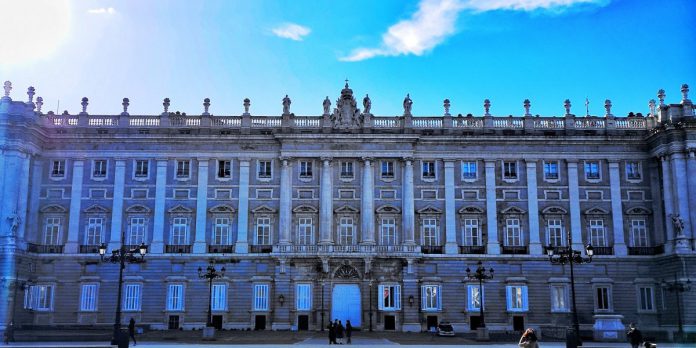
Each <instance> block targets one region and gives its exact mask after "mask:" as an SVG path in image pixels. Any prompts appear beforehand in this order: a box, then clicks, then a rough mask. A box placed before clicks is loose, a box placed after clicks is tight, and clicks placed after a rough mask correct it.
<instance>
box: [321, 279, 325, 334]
mask: <svg viewBox="0 0 696 348" xmlns="http://www.w3.org/2000/svg"><path fill="white" fill-rule="evenodd" d="M324 286H326V280H324V279H322V280H321V331H324Z"/></svg>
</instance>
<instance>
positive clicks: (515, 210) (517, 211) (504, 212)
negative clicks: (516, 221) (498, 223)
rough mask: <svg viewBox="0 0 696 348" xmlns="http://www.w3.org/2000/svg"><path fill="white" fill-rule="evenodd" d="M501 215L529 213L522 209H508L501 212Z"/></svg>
mask: <svg viewBox="0 0 696 348" xmlns="http://www.w3.org/2000/svg"><path fill="white" fill-rule="evenodd" d="M500 213H501V214H525V213H527V212H526V211H525V210H522V209H521V208H518V207H514V206H513V207H507V208H505V209H503V210H501V211H500Z"/></svg>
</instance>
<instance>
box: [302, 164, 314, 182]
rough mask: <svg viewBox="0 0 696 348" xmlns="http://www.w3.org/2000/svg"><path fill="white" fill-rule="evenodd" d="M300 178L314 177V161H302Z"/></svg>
mask: <svg viewBox="0 0 696 348" xmlns="http://www.w3.org/2000/svg"><path fill="white" fill-rule="evenodd" d="M300 178H302V179H311V178H312V161H300Z"/></svg>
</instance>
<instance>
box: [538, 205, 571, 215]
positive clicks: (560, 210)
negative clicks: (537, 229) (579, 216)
mask: <svg viewBox="0 0 696 348" xmlns="http://www.w3.org/2000/svg"><path fill="white" fill-rule="evenodd" d="M541 213H542V214H568V211H567V210H565V209H563V208H561V207H558V206H553V207H546V208H544V210H542V211H541Z"/></svg>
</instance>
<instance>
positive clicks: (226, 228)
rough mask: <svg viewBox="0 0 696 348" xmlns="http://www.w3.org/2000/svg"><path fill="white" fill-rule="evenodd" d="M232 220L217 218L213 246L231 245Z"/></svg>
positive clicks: (214, 226)
mask: <svg viewBox="0 0 696 348" xmlns="http://www.w3.org/2000/svg"><path fill="white" fill-rule="evenodd" d="M230 239H231V238H230V219H229V218H226V217H216V218H215V222H214V225H213V241H212V242H213V243H212V244H213V245H229V244H230V242H231V241H230Z"/></svg>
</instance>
